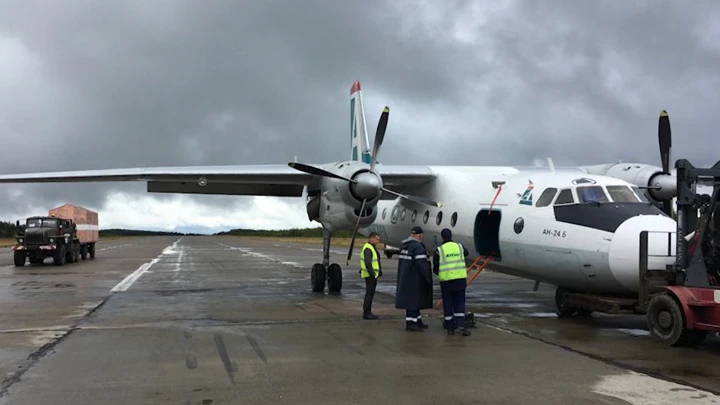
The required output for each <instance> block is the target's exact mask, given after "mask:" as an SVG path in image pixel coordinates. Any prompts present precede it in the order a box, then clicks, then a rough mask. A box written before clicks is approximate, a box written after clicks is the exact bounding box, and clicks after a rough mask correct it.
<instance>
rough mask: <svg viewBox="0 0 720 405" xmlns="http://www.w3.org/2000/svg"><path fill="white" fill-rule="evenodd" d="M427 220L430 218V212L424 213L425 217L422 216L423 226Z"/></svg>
mask: <svg viewBox="0 0 720 405" xmlns="http://www.w3.org/2000/svg"><path fill="white" fill-rule="evenodd" d="M429 218H430V211H425V215H423V224H427V221H428V219H429Z"/></svg>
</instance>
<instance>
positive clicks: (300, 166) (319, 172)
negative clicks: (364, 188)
mask: <svg viewBox="0 0 720 405" xmlns="http://www.w3.org/2000/svg"><path fill="white" fill-rule="evenodd" d="M288 166H290V167H292V168H293V169H295V170H299V171H301V172H304V173H308V174H314V175H316V176H324V177H333V178H336V179H340V180H345V181H348V182H350V183H357V180H352V179H348V178H346V177H343V176H340V175H337V174H335V173H331V172H329V171H327V170H324V169H321V168H319V167H315V166H310V165H306V164H304V163H296V162H290V163H288Z"/></svg>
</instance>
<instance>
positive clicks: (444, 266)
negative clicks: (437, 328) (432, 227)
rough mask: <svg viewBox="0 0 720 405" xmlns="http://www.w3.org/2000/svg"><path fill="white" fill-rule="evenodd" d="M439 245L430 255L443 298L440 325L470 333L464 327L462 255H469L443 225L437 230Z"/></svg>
mask: <svg viewBox="0 0 720 405" xmlns="http://www.w3.org/2000/svg"><path fill="white" fill-rule="evenodd" d="M440 236H441V237H442V242H443V243H442V245H440V246H438V247H437V248H436V249H435V254H434V255H433V273H435V274H436V275H437V277H438V280H439V281H440V291H441V293H442V300H443V316H444V320H443V327H444V328H445V330H446V331H447V333H448V335H454V334H455V330H456V329H459V331H458V332H459V333H460V334H461V335H462V336H470V331H468V330H467V329H466V328H465V287H466V286H467V284H466V280H467V270H466V267H465V258H466V257H467V255H468V251H467V249H465V247H463V245H461V244H459V243H457V242H454V241H453V240H452V232H451V231H450V230H449V229H447V228H445V229H443V230H442V231H441V232H440Z"/></svg>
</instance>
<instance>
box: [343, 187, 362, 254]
mask: <svg viewBox="0 0 720 405" xmlns="http://www.w3.org/2000/svg"><path fill="white" fill-rule="evenodd" d="M366 201H367V199H363V202H362V205H361V206H360V215H358V219H357V222H355V230H354V231H353V236H352V239H350V250H349V251H348V257H347V261H346V262H345V265H346V266H349V265H350V258H351V257H352V252H353V249H354V248H355V236H356V235H357V231H358V227H359V226H360V218H361V217H362V214H363V211H365V202H366Z"/></svg>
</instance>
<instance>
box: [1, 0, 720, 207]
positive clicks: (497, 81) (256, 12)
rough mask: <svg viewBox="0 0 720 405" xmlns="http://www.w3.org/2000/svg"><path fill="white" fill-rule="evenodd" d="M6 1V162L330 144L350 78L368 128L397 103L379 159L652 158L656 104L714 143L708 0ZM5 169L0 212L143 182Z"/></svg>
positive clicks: (52, 166)
mask: <svg viewBox="0 0 720 405" xmlns="http://www.w3.org/2000/svg"><path fill="white" fill-rule="evenodd" d="M4 4H6V5H4V6H1V7H0V54H4V55H8V57H5V56H3V57H2V58H0V108H2V110H0V136H1V137H2V139H3V141H4V144H5V145H6V147H4V148H3V149H2V151H1V152H0V153H1V155H0V156H1V158H0V171H1V172H4V173H18V172H34V171H54V170H77V169H100V168H114V167H134V166H160V165H171V166H175V165H207V164H261V163H284V162H287V161H291V160H292V159H293V156H295V155H298V156H299V158H300V160H302V161H308V162H323V161H330V160H336V159H344V158H347V157H348V156H349V152H348V149H349V145H348V144H349V137H348V134H349V112H348V110H349V104H348V98H349V88H350V85H351V84H352V81H353V80H355V79H360V80H361V81H362V83H363V87H364V90H365V94H364V96H365V102H366V112H367V121H368V128H369V130H370V137H371V142H372V137H373V135H374V128H375V125H376V122H377V121H376V120H377V118H378V116H379V112H380V109H381V108H382V106H383V105H385V104H388V105H390V106H391V109H392V111H393V113H392V116H391V121H390V126H389V128H388V136H387V137H386V142H385V145H384V146H383V150H382V152H381V153H382V156H381V160H382V161H384V162H385V163H398V164H414V163H428V164H519V165H530V164H532V162H533V159H536V158H544V157H545V156H553V157H554V159H555V163H556V164H587V163H602V162H606V161H615V160H617V159H623V160H625V161H628V160H641V161H646V162H648V163H659V154H658V151H657V148H658V147H657V140H656V134H655V132H656V130H657V114H658V112H659V110H660V109H662V108H666V109H668V110H669V112H670V114H671V121H672V124H673V129H674V135H675V137H674V140H675V143H674V157H680V156H687V157H689V158H690V159H692V160H694V161H697V162H698V163H699V164H709V163H714V159H716V158H717V157H716V156H715V155H714V151H713V149H712V148H708V147H697V146H691V145H690V142H689V141H690V140H692V143H693V144H694V145H697V144H698V143H702V142H705V144H706V145H707V143H708V142H712V141H711V139H712V137H713V136H714V133H713V132H714V128H715V127H716V126H718V124H720V116H716V115H715V114H713V113H712V111H713V110H714V107H715V105H717V104H718V101H719V99H720V95H718V94H717V91H716V89H717V88H718V75H717V74H716V73H715V72H714V68H715V67H716V66H718V62H720V60H719V59H720V47H718V46H717V45H715V44H716V43H717V39H718V38H717V37H718V34H717V32H718V29H715V33H713V32H712V31H711V30H712V25H711V24H712V21H713V18H714V17H717V14H718V6H717V5H715V4H714V3H713V2H710V1H707V2H700V1H694V2H692V3H679V2H665V3H663V4H661V5H660V4H658V3H657V2H656V1H655V2H649V1H648V2H633V3H632V4H630V3H628V4H623V5H622V6H620V5H613V4H609V3H597V2H596V3H587V2H557V3H548V4H545V3H544V4H543V5H542V6H540V5H533V4H528V3H525V2H514V3H512V4H510V5H509V6H507V7H505V6H501V5H500V4H501V3H499V2H498V3H497V4H496V5H495V6H492V7H491V6H485V7H486V8H493V9H494V10H489V11H488V10H486V14H484V15H477V14H473V13H474V11H473V10H474V8H473V7H472V6H473V3H468V2H462V1H455V2H445V3H418V2H397V1H393V2H389V4H385V5H383V4H381V3H380V2H373V3H372V6H370V5H368V4H366V3H360V2H358V3H352V2H332V1H324V2H292V1H288V2H280V1H263V2H246V3H245V4H242V5H239V4H237V3H230V2H194V1H173V2H142V1H139V0H138V1H124V2H106V3H103V4H100V3H98V4H88V3H82V4H80V3H78V4H75V5H73V6H72V7H70V6H68V4H67V3H66V2H56V1H39V0H37V1H17V2H14V4H13V5H12V6H10V5H7V4H8V3H7V2H6V3H4ZM477 4H481V3H479V2H478V3H477ZM494 4H495V3H494ZM715 20H716V18H715ZM478 21H484V22H483V24H482V25H480V26H478V27H476V28H473V27H472V24H475V23H477V22H478ZM458 32H461V33H464V34H463V35H462V36H459V34H457V33H458ZM453 33H456V34H457V35H453ZM20 137H29V138H31V139H32V143H30V142H28V140H27V139H21V138H20ZM440 140H442V141H440ZM460 142H465V144H464V145H463V146H462V147H460V148H458V145H459V144H460ZM437 143H440V146H437ZM438 148H440V149H441V150H442V149H443V148H444V150H445V151H446V152H447V155H443V154H437V153H432V154H428V151H433V150H436V149H438ZM3 189H6V190H23V191H25V192H26V193H29V195H30V197H23V199H20V198H19V197H16V198H8V199H5V200H3V201H0V212H5V211H12V208H13V207H15V206H16V205H17V204H20V203H23V202H28V201H30V202H32V203H33V204H37V205H38V206H42V205H43V204H44V202H46V201H47V202H48V203H47V204H48V205H49V203H50V202H51V201H53V202H64V201H73V202H76V203H78V204H85V205H97V204H100V202H101V201H102V198H103V196H104V195H106V194H107V192H108V191H109V190H125V191H130V192H134V193H144V192H145V187H144V184H112V185H100V184H81V185H72V186H65V185H45V184H40V185H22V186H16V185H6V186H3ZM159 198H160V197H159ZM163 198H171V196H163ZM194 199H195V200H196V201H202V202H203V203H207V204H208V205H209V206H211V207H223V206H225V205H226V204H227V202H228V201H230V200H229V199H228V198H224V197H211V196H207V197H205V196H203V197H195V198H194ZM13 212H14V211H13Z"/></svg>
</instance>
